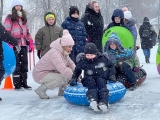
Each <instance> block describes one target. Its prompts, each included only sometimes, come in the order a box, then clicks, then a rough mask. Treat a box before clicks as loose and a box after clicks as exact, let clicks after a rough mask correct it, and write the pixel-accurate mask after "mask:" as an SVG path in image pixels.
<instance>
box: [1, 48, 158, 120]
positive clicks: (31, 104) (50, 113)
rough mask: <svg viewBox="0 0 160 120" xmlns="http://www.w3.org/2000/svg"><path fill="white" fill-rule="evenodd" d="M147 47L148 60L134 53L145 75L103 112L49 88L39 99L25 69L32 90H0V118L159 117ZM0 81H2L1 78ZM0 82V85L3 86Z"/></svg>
mask: <svg viewBox="0 0 160 120" xmlns="http://www.w3.org/2000/svg"><path fill="white" fill-rule="evenodd" d="M156 50H157V46H156V47H154V48H153V49H152V51H151V60H150V61H151V63H150V64H146V63H145V62H144V56H143V53H142V50H138V56H139V58H140V61H141V64H143V65H144V69H145V70H146V71H147V73H148V76H147V79H146V81H145V82H144V83H143V84H142V85H141V86H140V87H139V88H138V89H137V90H135V91H127V93H126V95H125V97H124V98H123V99H122V100H121V101H119V102H117V103H115V104H111V105H110V107H109V111H108V113H106V114H97V113H94V112H93V111H92V110H90V109H89V108H88V106H76V105H72V104H69V103H67V101H66V100H65V99H64V98H63V97H58V96H57V90H58V89H55V90H52V91H51V90H50V91H48V92H47V94H48V95H49V96H50V97H51V99H49V100H41V99H40V98H39V97H38V96H37V95H36V94H35V93H34V89H36V88H37V87H38V84H36V83H35V82H34V81H33V79H32V75H31V71H30V72H29V85H31V86H32V87H33V90H32V91H4V90H0V97H2V98H3V101H2V102H0V120H151V119H152V120H159V119H160V75H158V72H157V70H156V65H155V57H156V56H155V53H156ZM3 82H4V81H3ZM3 84H4V83H2V86H0V88H2V87H3Z"/></svg>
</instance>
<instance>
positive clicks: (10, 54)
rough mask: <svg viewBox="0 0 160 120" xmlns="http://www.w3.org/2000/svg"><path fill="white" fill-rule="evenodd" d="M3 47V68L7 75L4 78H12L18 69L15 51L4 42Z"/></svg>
mask: <svg viewBox="0 0 160 120" xmlns="http://www.w3.org/2000/svg"><path fill="white" fill-rule="evenodd" d="M2 47H3V57H4V60H3V66H4V69H5V74H4V76H3V78H4V79H5V78H6V77H8V76H10V75H11V74H12V73H13V72H14V71H15V69H16V58H15V54H14V51H13V49H12V48H11V47H10V46H9V45H8V44H7V43H5V42H2Z"/></svg>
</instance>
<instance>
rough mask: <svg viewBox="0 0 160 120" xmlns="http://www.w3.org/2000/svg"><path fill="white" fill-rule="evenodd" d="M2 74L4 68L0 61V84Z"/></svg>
mask: <svg viewBox="0 0 160 120" xmlns="http://www.w3.org/2000/svg"><path fill="white" fill-rule="evenodd" d="M4 74H5V70H4V66H3V62H2V61H0V85H1V82H2V80H3V76H4Z"/></svg>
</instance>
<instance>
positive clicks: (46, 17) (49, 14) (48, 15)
mask: <svg viewBox="0 0 160 120" xmlns="http://www.w3.org/2000/svg"><path fill="white" fill-rule="evenodd" d="M48 18H53V19H54V20H55V15H54V14H53V13H48V14H46V16H45V19H46V21H47V19H48Z"/></svg>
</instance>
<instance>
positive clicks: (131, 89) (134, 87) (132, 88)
mask: <svg viewBox="0 0 160 120" xmlns="http://www.w3.org/2000/svg"><path fill="white" fill-rule="evenodd" d="M137 87H138V85H137V83H135V84H133V85H131V86H130V87H129V88H128V89H129V90H130V91H133V90H135V89H136V88H137Z"/></svg>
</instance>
